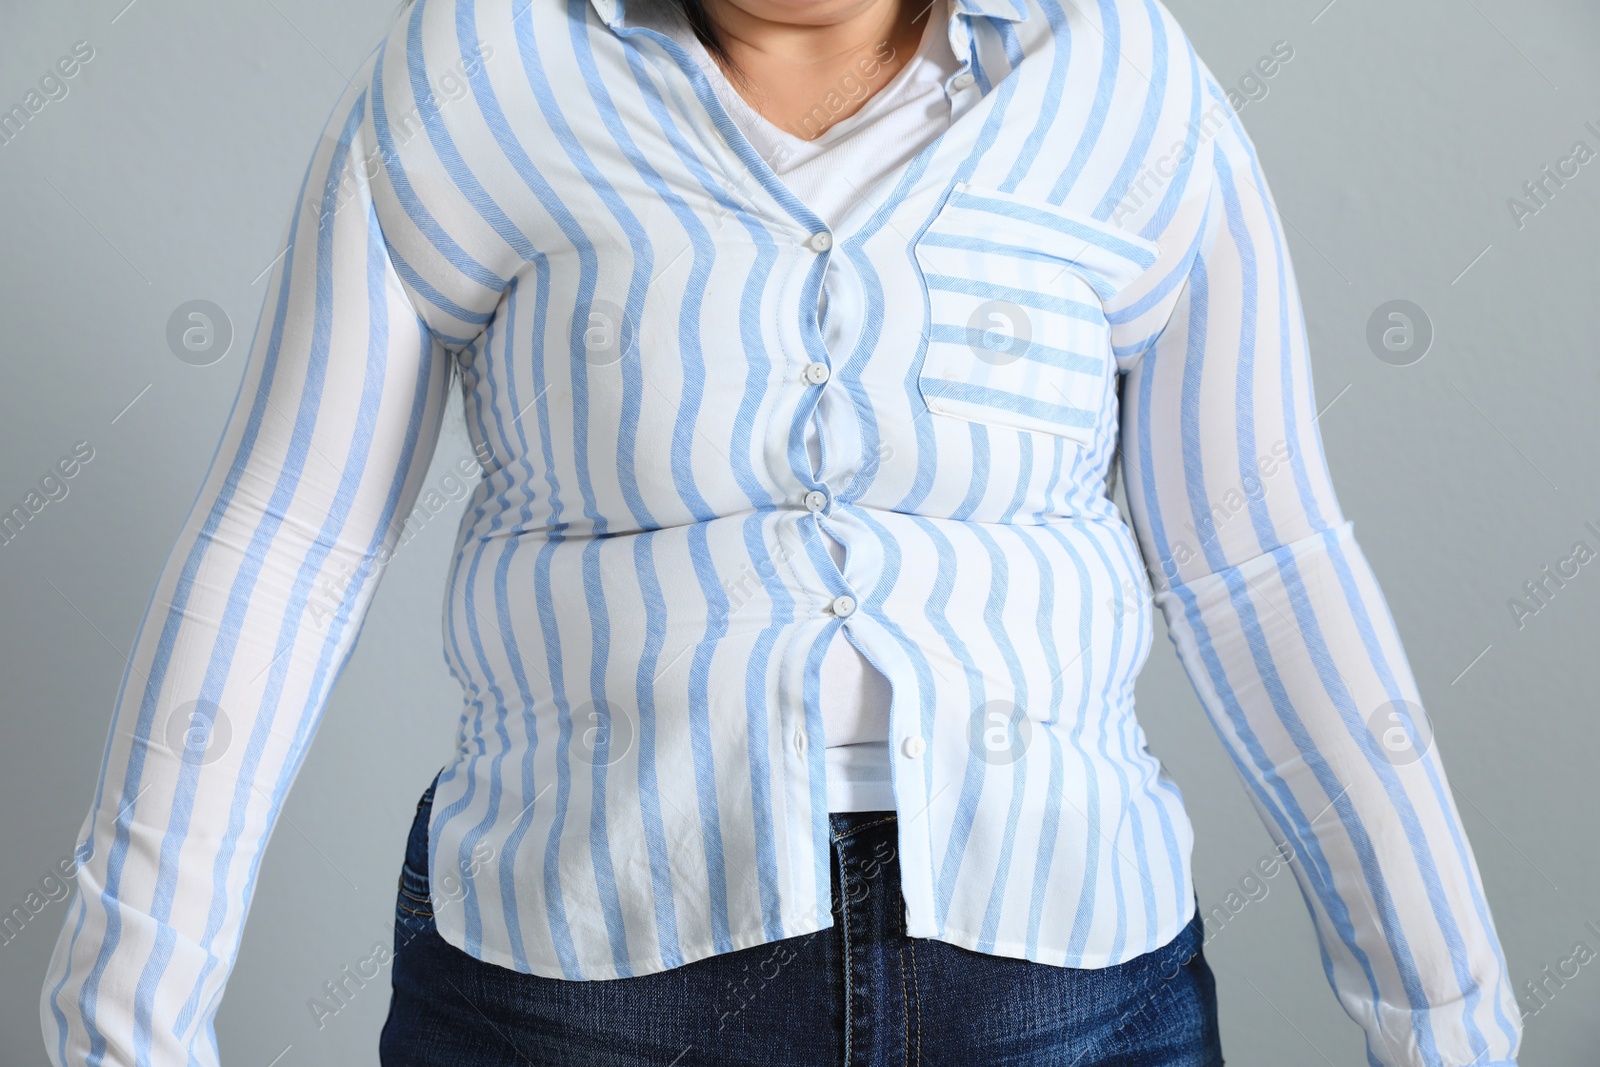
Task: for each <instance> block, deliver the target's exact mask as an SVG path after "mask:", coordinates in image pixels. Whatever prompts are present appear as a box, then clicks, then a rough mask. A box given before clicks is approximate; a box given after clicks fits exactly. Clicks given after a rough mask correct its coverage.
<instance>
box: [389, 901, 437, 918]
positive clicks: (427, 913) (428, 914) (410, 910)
mask: <svg viewBox="0 0 1600 1067" xmlns="http://www.w3.org/2000/svg"><path fill="white" fill-rule="evenodd" d="M396 907H398V908H399V909H400V910H401V911H403V912H406V913H408V914H411V915H417V916H420V917H422V918H424V919H431V918H433V912H431V911H417V910H416V909H415V908H408V907H406V906H405V905H404V904H397V905H396Z"/></svg>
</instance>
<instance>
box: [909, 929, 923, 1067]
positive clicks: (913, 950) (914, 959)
mask: <svg viewBox="0 0 1600 1067" xmlns="http://www.w3.org/2000/svg"><path fill="white" fill-rule="evenodd" d="M906 947H907V948H909V949H910V950H911V993H912V995H913V996H914V997H915V998H916V1001H917V1063H918V1064H919V1065H920V1064H921V1063H922V990H920V989H919V988H917V943H916V942H915V941H913V940H911V939H910V938H907V940H906ZM908 1055H909V1053H908Z"/></svg>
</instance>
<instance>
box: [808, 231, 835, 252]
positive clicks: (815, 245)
mask: <svg viewBox="0 0 1600 1067" xmlns="http://www.w3.org/2000/svg"><path fill="white" fill-rule="evenodd" d="M806 246H807V247H808V248H810V249H811V251H813V252H826V251H827V250H828V249H830V248H832V247H833V234H831V233H829V232H828V231H827V230H818V231H817V232H816V233H814V234H812V235H811V236H810V237H809V238H807V239H806Z"/></svg>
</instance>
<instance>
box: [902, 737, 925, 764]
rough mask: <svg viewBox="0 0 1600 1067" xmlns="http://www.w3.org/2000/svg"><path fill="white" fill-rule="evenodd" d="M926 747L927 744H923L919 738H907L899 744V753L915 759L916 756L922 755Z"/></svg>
mask: <svg viewBox="0 0 1600 1067" xmlns="http://www.w3.org/2000/svg"><path fill="white" fill-rule="evenodd" d="M927 747H928V746H927V743H926V742H924V741H923V740H922V738H920V737H908V738H906V739H905V740H904V741H902V742H900V751H901V752H904V753H905V754H906V755H907V756H909V757H911V758H912V759H916V758H917V757H918V756H920V755H922V752H923V750H924V749H926V748H927Z"/></svg>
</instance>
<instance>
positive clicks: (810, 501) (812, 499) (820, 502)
mask: <svg viewBox="0 0 1600 1067" xmlns="http://www.w3.org/2000/svg"><path fill="white" fill-rule="evenodd" d="M827 506H828V494H827V493H824V492H823V491H822V490H820V489H813V490H811V492H809V493H807V494H806V507H807V508H808V509H810V510H811V511H821V510H822V509H823V508H825V507H827Z"/></svg>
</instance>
